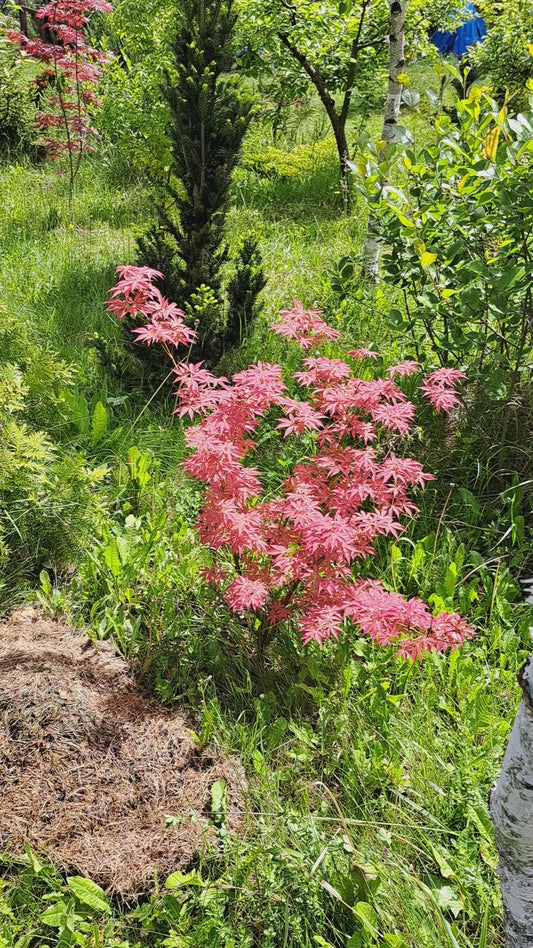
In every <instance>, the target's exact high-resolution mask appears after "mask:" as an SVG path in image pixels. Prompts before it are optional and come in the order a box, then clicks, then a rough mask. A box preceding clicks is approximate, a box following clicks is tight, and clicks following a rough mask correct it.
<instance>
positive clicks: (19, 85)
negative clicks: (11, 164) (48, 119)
mask: <svg viewBox="0 0 533 948" xmlns="http://www.w3.org/2000/svg"><path fill="white" fill-rule="evenodd" d="M32 78H33V73H32V70H31V67H30V66H28V64H27V63H26V62H25V61H24V60H21V58H20V56H19V55H18V52H17V51H16V50H15V48H14V46H13V44H12V43H8V42H7V40H6V38H5V37H3V36H0V159H12V158H14V157H17V156H20V155H22V154H28V155H30V156H31V157H34V158H35V157H37V155H38V148H37V146H36V145H35V144H34V140H35V127H34V120H35V117H36V114H37V109H36V105H35V94H34V92H33V90H32V88H31V85H30V83H31V81H32Z"/></svg>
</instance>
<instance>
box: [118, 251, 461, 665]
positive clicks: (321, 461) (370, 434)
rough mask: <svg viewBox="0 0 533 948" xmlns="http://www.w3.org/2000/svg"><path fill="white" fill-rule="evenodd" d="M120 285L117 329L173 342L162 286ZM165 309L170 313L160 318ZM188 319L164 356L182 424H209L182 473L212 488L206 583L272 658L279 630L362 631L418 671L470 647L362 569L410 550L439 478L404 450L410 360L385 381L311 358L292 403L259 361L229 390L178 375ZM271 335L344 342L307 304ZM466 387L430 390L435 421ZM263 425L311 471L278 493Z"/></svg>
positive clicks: (130, 272)
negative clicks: (388, 549) (132, 325)
mask: <svg viewBox="0 0 533 948" xmlns="http://www.w3.org/2000/svg"><path fill="white" fill-rule="evenodd" d="M119 272H120V276H121V280H120V281H119V282H118V283H117V285H116V287H115V288H114V289H113V290H112V297H111V301H110V303H109V304H108V308H109V309H110V310H111V311H112V312H115V313H117V314H118V315H119V317H122V316H124V315H126V314H129V315H131V316H134V317H138V316H141V317H143V318H144V319H145V320H146V321H145V324H144V326H143V327H142V329H141V330H139V329H136V330H134V331H135V332H136V335H137V338H139V339H143V340H144V341H146V342H152V341H157V342H159V341H161V326H160V322H159V320H158V316H157V313H158V312H159V311H163V312H166V307H167V306H169V305H171V304H167V303H166V301H164V304H163V302H162V300H161V299H160V296H159V295H156V291H154V289H153V285H152V281H153V279H154V278H156V277H157V276H159V275H160V274H157V272H156V271H149V270H147V269H146V268H144V269H141V268H135V267H129V268H121V269H120V271H119ZM154 299H157V306H161V310H158V309H157V310H154V308H153V306H154V305H155V304H153V302H151V301H153V300H154ZM182 316H183V314H182V313H181V311H179V310H175V311H173V318H174V319H178V320H179V321H180V325H179V329H178V333H177V334H176V333H175V332H174V328H172V330H171V332H172V338H171V337H170V335H168V336H167V337H166V343H167V351H168V352H169V354H170V355H171V356H172V358H173V361H174V364H175V368H174V374H175V379H176V385H177V399H178V407H177V408H176V412H177V413H178V414H179V416H180V417H182V418H185V417H188V418H190V419H192V420H195V421H196V422H197V423H196V424H194V425H192V426H190V427H189V428H188V429H187V431H186V435H185V437H186V440H187V443H188V445H189V447H190V448H192V450H193V453H192V454H191V455H190V457H189V458H188V459H187V460H186V461H185V462H184V468H185V470H186V471H187V472H188V473H189V474H190V475H191V476H192V477H194V478H195V479H197V480H199V481H200V482H202V484H204V485H205V495H204V503H203V507H202V510H201V513H200V516H199V518H198V522H197V531H198V535H199V538H200V540H201V542H202V543H203V544H204V545H205V546H206V547H208V548H209V550H211V552H212V555H213V566H212V567H211V568H210V569H209V570H207V571H206V578H207V580H208V581H209V582H211V583H214V584H215V585H216V586H217V587H219V588H220V589H221V590H222V591H223V595H224V598H225V599H226V602H227V603H228V604H229V606H230V608H231V609H232V610H233V611H234V612H236V613H241V614H244V613H252V614H253V615H254V617H255V619H257V620H258V621H257V622H255V623H254V625H255V627H256V634H257V642H258V649H259V650H260V652H262V651H263V650H264V648H265V646H266V645H267V644H268V642H269V640H270V639H271V638H272V636H273V635H274V634H275V630H276V627H277V626H278V625H279V623H281V622H291V623H292V624H293V625H294V626H296V627H297V628H298V629H299V631H300V634H301V636H302V639H303V641H304V643H308V642H310V641H316V642H318V643H319V644H322V643H323V642H326V641H327V640H328V639H329V638H331V637H333V638H337V637H338V635H339V633H340V632H341V630H343V629H344V628H346V627H347V626H350V625H351V626H355V627H357V628H359V630H360V631H361V632H363V633H365V634H368V635H369V636H370V637H371V638H372V639H374V640H375V641H376V642H378V643H379V644H380V645H383V646H385V645H392V644H394V645H395V647H396V650H397V652H398V654H399V655H401V656H409V657H411V658H412V659H413V660H416V659H417V658H418V657H419V656H421V655H423V654H424V653H426V652H428V651H429V650H430V649H435V650H443V649H446V648H448V647H452V648H453V647H457V646H459V645H460V644H461V643H462V642H463V640H464V639H465V638H466V637H468V636H469V635H471V634H472V630H471V629H470V628H469V627H468V625H467V623H466V622H465V621H464V619H462V618H461V617H460V616H459V615H458V614H457V613H442V614H440V615H433V614H432V613H431V611H430V610H429V609H428V607H427V606H426V605H425V603H424V602H422V601H421V600H420V599H417V598H413V599H407V600H406V599H404V598H403V597H402V596H400V595H399V594H398V593H395V592H390V591H389V590H387V589H386V588H385V587H384V586H383V584H382V583H381V582H380V581H379V580H375V579H368V578H366V577H364V576H363V570H362V565H363V563H364V561H365V560H367V559H368V558H370V557H372V556H373V554H374V553H375V544H376V541H377V540H378V538H379V537H394V538H396V537H398V536H399V535H400V534H401V533H402V532H403V530H404V529H405V525H404V521H405V519H409V518H412V517H413V516H414V515H415V514H416V512H417V507H416V504H415V502H414V500H413V499H412V497H411V491H412V490H413V489H414V488H417V487H418V488H423V487H424V485H425V483H426V482H427V481H428V480H431V479H432V475H431V474H428V473H426V472H425V471H424V470H423V467H422V464H421V463H420V462H419V461H417V460H415V459H413V458H409V457H402V456H400V455H399V454H397V453H396V451H395V447H397V446H398V444H399V443H400V439H401V438H402V437H403V436H405V435H407V434H409V432H410V430H411V427H412V424H413V421H414V419H415V416H416V407H415V405H414V404H413V403H412V402H410V401H409V400H408V399H407V397H406V395H405V394H404V392H403V391H402V390H401V388H400V387H399V386H398V384H397V383H396V381H395V379H401V378H403V377H405V376H408V375H413V374H415V373H419V372H420V366H419V365H418V364H417V363H416V362H414V361H412V360H406V361H404V362H400V363H399V364H398V365H394V366H391V367H390V368H388V369H387V370H386V372H385V373H384V376H385V377H377V376H376V374H375V373H374V372H373V371H372V369H371V365H372V364H373V360H375V359H376V358H377V353H375V352H372V351H370V350H368V349H358V350H350V351H349V352H348V353H347V355H346V357H345V358H329V357H328V356H325V355H322V354H319V353H318V352H317V354H308V355H306V356H305V358H304V359H303V368H302V369H301V370H300V371H297V372H294V373H293V376H292V382H293V383H296V386H297V395H296V396H293V395H290V394H289V391H288V388H287V385H286V383H285V380H284V377H283V371H282V368H281V367H280V366H279V365H270V364H268V363H264V362H258V363H257V365H251V366H249V367H248V368H247V369H245V370H244V371H242V372H238V373H237V374H236V375H234V376H233V378H232V379H231V381H230V380H228V379H227V378H225V377H216V376H214V375H213V374H211V373H210V372H209V371H208V370H207V369H206V368H205V367H204V366H203V365H202V363H198V364H190V363H187V362H179V363H178V362H177V360H176V359H175V357H174V356H173V354H172V351H171V350H170V348H169V344H170V345H172V346H175V345H177V344H178V343H179V342H185V343H186V344H188V343H189V342H190V341H191V340H192V338H193V336H194V333H193V332H192V330H190V329H188V328H187V327H185V325H184V324H182V323H181V320H182ZM165 331H166V330H165ZM273 331H274V332H276V333H278V334H280V335H282V336H285V337H287V338H288V339H292V340H294V342H296V343H298V344H299V345H300V346H301V347H302V349H303V350H304V352H307V353H309V352H310V350H312V349H313V350H317V349H318V347H319V346H320V345H321V344H322V343H324V342H328V341H330V342H331V341H334V340H336V339H338V338H339V333H338V332H337V331H336V330H334V329H332V328H331V327H330V326H328V325H327V323H326V322H325V321H324V320H323V319H322V318H321V313H320V311H318V310H312V311H308V310H305V309H304V307H303V306H302V304H301V303H299V302H298V301H297V300H294V303H293V306H292V307H291V308H290V309H288V310H285V311H284V312H283V313H282V314H281V319H280V321H279V322H278V323H277V324H276V325H275V326H274V327H273ZM180 334H181V338H180ZM462 378H465V376H464V374H463V373H462V372H459V371H457V370H451V369H438V370H437V371H435V372H431V373H429V375H428V376H427V377H426V379H425V381H423V382H422V384H421V385H419V387H418V388H419V391H420V392H421V393H422V397H424V398H426V399H427V400H428V401H429V403H430V404H431V405H432V406H433V407H434V408H435V409H436V410H437V411H449V409H450V408H451V407H453V406H454V405H456V404H457V403H458V402H459V398H458V395H457V393H456V386H457V384H458V382H459V381H460V380H461V379H462ZM265 424H266V425H267V426H268V427H269V429H270V432H271V433H272V432H273V433H274V436H275V433H279V434H278V435H277V437H279V438H280V439H281V438H282V439H286V438H289V437H291V438H299V439H301V454H302V457H301V460H299V461H298V463H296V464H295V466H294V469H293V470H292V472H291V473H290V474H289V475H288V476H287V477H285V478H284V479H283V481H282V482H281V484H280V485H279V487H278V489H277V490H276V491H272V489H267V488H266V487H265V484H264V481H263V478H262V474H261V471H260V470H259V469H258V467H257V466H254V464H253V463H252V459H253V457H254V454H255V457H256V459H257V446H258V440H259V436H260V428H261V425H265Z"/></svg>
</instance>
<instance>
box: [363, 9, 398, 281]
mask: <svg viewBox="0 0 533 948" xmlns="http://www.w3.org/2000/svg"><path fill="white" fill-rule="evenodd" d="M404 22H405V0H390V5H389V84H388V88H387V98H386V100H385V114H384V117H383V129H382V132H381V140H382V141H383V142H384V143H385V145H386V144H389V142H392V141H394V126H395V125H396V124H397V123H398V118H399V116H400V108H401V102H402V85H401V83H399V82H398V76H399V75H400V73H401V72H402V71H403V68H404V64H405V60H404V47H405V34H404ZM385 145H383V146H382V150H383V148H384V147H385ZM380 157H381V155H380ZM363 273H364V275H365V276H366V277H367V278H368V279H371V280H373V282H374V283H377V282H378V277H379V222H378V221H377V220H376V218H375V217H374V215H373V214H372V211H370V214H369V217H368V228H367V233H366V237H365V242H364V245H363Z"/></svg>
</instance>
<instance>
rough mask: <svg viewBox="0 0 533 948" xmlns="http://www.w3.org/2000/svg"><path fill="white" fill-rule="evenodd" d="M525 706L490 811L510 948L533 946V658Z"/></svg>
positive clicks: (524, 681) (526, 672) (523, 677)
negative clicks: (498, 857)
mask: <svg viewBox="0 0 533 948" xmlns="http://www.w3.org/2000/svg"><path fill="white" fill-rule="evenodd" d="M518 681H519V684H520V686H521V688H522V693H523V697H522V702H521V704H520V707H519V709H518V713H517V715H516V719H515V722H514V726H513V729H512V731H511V737H510V739H509V744H508V746H507V751H506V753H505V757H504V761H503V766H502V772H501V774H500V777H499V779H498V781H497V782H496V783H495V785H494V787H493V788H492V790H491V794H490V799H489V807H490V815H491V818H492V822H493V824H494V836H495V840H496V847H497V849H498V853H499V856H500V863H499V867H498V874H499V877H500V887H501V892H502V899H503V908H504V926H505V944H506V948H531V946H532V945H533V657H532V658H530V659H529V660H528V661H527V663H526V665H525V666H524V668H523V669H522V671H521V672H520V675H519V677H518Z"/></svg>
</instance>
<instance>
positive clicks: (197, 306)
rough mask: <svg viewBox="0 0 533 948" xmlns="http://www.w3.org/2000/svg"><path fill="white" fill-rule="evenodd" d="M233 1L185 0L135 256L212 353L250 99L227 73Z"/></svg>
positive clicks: (219, 336) (218, 333)
mask: <svg viewBox="0 0 533 948" xmlns="http://www.w3.org/2000/svg"><path fill="white" fill-rule="evenodd" d="M236 19H237V16H236V13H235V10H234V4H233V0H224V2H221V0H200V2H197V0H184V3H183V4H182V8H181V12H180V14H179V15H178V18H177V25H176V34H175V38H174V41H173V45H172V59H173V67H172V71H170V70H169V71H168V72H167V75H166V78H165V83H164V86H163V92H164V95H165V98H166V100H167V103H168V107H169V125H168V134H169V138H170V141H171V145H172V157H171V167H170V169H169V170H168V171H165V170H163V169H160V172H159V180H158V181H157V192H156V212H157V223H156V224H155V225H154V226H153V227H152V228H151V229H150V230H149V231H148V233H147V234H146V235H145V236H144V237H143V238H141V239H140V241H139V249H140V255H141V258H142V261H143V262H144V263H146V264H147V265H149V266H154V267H156V268H157V269H158V270H162V271H163V273H165V281H164V287H163V288H164V292H165V293H166V295H167V296H169V297H170V298H171V299H173V300H176V301H178V302H179V303H180V305H185V306H188V307H189V308H190V310H191V311H192V312H193V313H194V315H195V318H196V321H197V323H198V332H199V337H200V346H201V348H202V351H203V352H204V353H205V354H209V356H210V357H211V358H216V356H217V355H218V354H219V352H220V350H221V345H222V344H223V336H224V318H223V307H222V303H221V267H222V265H223V263H224V261H225V257H226V250H225V248H224V222H225V212H226V210H227V207H228V200H229V195H230V184H231V175H232V171H233V169H234V168H235V165H236V164H237V161H238V158H239V153H240V148H241V145H242V141H243V138H244V135H245V132H246V129H247V128H248V125H249V122H250V119H251V117H252V109H253V104H254V99H253V97H252V96H250V95H249V94H247V93H245V92H244V91H243V89H242V84H241V82H240V80H239V77H238V75H236V73H235V72H234V68H233V67H234V63H235V54H234V33H235V25H236Z"/></svg>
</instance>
